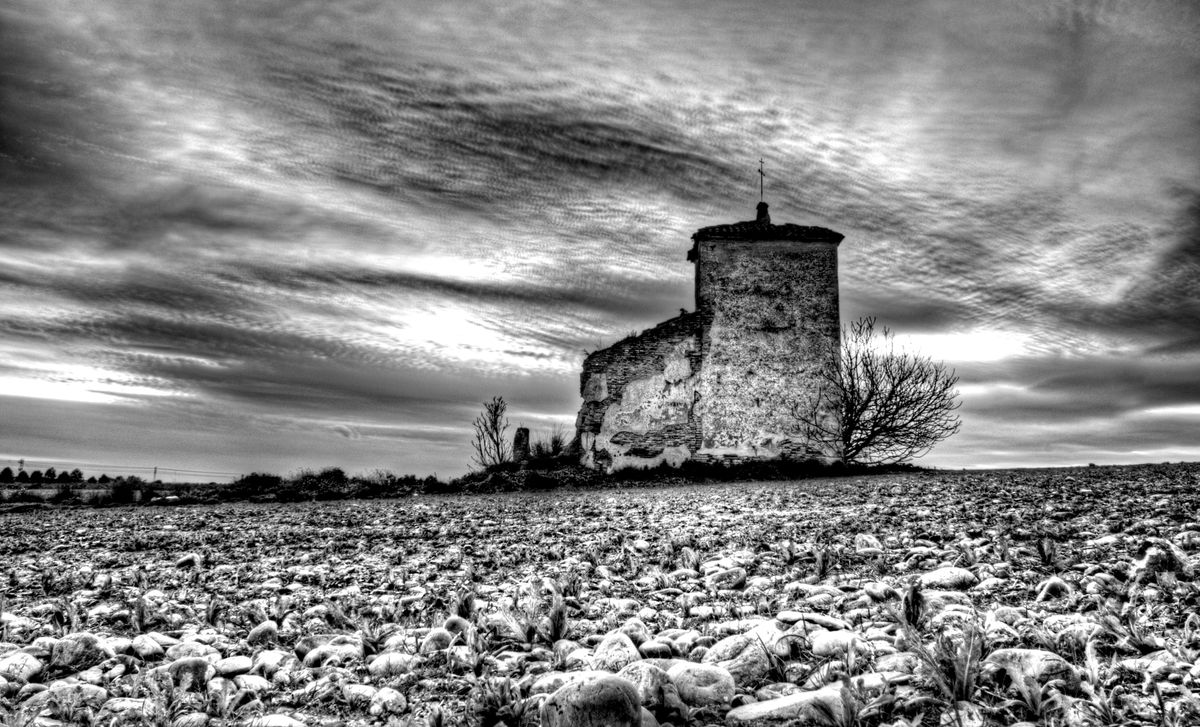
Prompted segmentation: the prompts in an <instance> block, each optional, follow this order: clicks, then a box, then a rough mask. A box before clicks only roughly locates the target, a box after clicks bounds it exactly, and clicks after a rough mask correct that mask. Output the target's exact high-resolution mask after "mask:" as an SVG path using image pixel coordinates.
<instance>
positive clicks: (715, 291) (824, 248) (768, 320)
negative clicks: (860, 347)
mask: <svg viewBox="0 0 1200 727" xmlns="http://www.w3.org/2000/svg"><path fill="white" fill-rule="evenodd" d="M832 234H834V235H836V233H832ZM837 239H839V240H840V235H838V236H837ZM696 245H697V249H696V258H697V279H696V292H697V306H698V314H699V316H700V318H701V328H702V334H701V344H702V350H701V358H702V361H703V366H702V367H701V369H700V372H699V376H698V377H697V381H696V385H695V387H696V394H697V404H696V407H695V412H694V415H695V417H696V419H697V421H698V424H699V427H700V432H699V435H700V446H699V448H698V450H697V451H696V452H695V453H694V455H693V459H698V460H701V461H705V460H709V461H711V460H721V461H727V462H728V461H743V460H751V459H763V458H775V457H786V458H789V459H814V458H815V459H824V460H832V459H838V458H840V453H839V452H837V451H835V450H833V449H831V448H829V447H826V446H822V445H820V444H819V443H816V442H810V441H807V439H806V438H805V436H804V434H803V432H802V431H800V425H799V423H798V422H797V420H796V418H795V416H794V413H793V406H795V405H798V404H800V403H801V402H804V401H807V400H808V397H811V396H815V394H816V386H817V383H816V381H815V376H814V372H815V371H816V370H817V368H818V367H820V366H821V365H823V363H824V362H825V361H826V360H828V358H829V357H831V356H834V355H836V351H837V346H838V340H839V334H840V320H839V311H838V282H837V280H838V278H837V242H836V241H829V242H824V241H803V242H800V241H795V240H753V241H748V240H728V239H700V240H697V242H696Z"/></svg>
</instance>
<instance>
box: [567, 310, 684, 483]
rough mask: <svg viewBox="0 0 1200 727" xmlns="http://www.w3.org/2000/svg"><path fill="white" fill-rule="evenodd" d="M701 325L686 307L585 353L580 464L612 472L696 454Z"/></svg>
mask: <svg viewBox="0 0 1200 727" xmlns="http://www.w3.org/2000/svg"><path fill="white" fill-rule="evenodd" d="M697 323H698V318H697V317H696V315H695V314H694V313H685V314H682V315H680V316H678V317H676V318H672V319H671V320H669V321H666V322H664V323H661V324H659V325H657V326H655V327H654V328H651V329H648V330H646V331H643V332H642V333H641V334H639V335H637V336H631V337H630V338H626V339H625V340H623V341H619V342H617V343H615V344H613V345H612V346H610V347H608V348H606V349H603V350H601V351H596V352H594V353H592V354H591V355H589V356H588V357H587V359H585V361H584V363H583V372H582V374H581V375H580V381H579V384H580V394H581V395H582V396H583V406H582V407H581V408H580V410H579V416H578V417H577V419H576V423H575V428H576V433H577V437H578V444H579V447H580V453H581V461H582V463H583V464H585V465H588V466H591V467H598V468H601V469H605V470H610V471H611V470H614V469H622V468H624V467H629V466H636V467H653V466H655V465H658V464H660V463H662V462H666V463H668V464H671V465H674V466H678V465H679V464H681V463H682V462H683V461H684V460H687V459H689V458H690V457H691V454H692V453H693V452H694V451H695V450H696V448H697V446H698V443H699V436H698V429H697V426H696V420H695V418H694V416H693V404H694V400H695V379H696V372H697V370H698V369H699V365H700V345H699V338H698V336H697Z"/></svg>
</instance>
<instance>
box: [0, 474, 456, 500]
mask: <svg viewBox="0 0 1200 727" xmlns="http://www.w3.org/2000/svg"><path fill="white" fill-rule="evenodd" d="M0 484H5V485H9V486H8V487H4V488H0V503H13V504H16V503H51V504H62V505H90V506H93V507H103V506H106V505H128V504H142V505H174V504H187V503H218V502H236V501H251V502H303V501H309V500H349V499H371V498H380V497H405V496H409V495H415V494H424V493H429V494H434V493H445V492H451V491H453V488H452V486H451V485H450V483H447V482H442V481H441V480H439V479H438V478H437V477H436V476H428V477H418V476H416V475H395V474H392V473H391V472H387V471H383V470H376V471H374V472H370V473H367V474H360V475H354V476H349V475H347V474H346V473H345V472H344V471H342V470H341V469H339V468H337V467H330V468H328V469H323V470H320V471H316V470H300V471H299V472H297V473H295V474H293V475H290V476H288V477H281V476H279V475H273V474H267V473H259V472H252V473H250V474H249V475H246V476H244V477H241V478H239V479H237V480H234V481H233V482H231V483H229V484H219V483H215V482H210V483H207V484H202V483H194V484H178V483H166V484H164V483H163V482H161V481H155V482H147V481H145V480H143V479H142V478H140V477H138V476H136V475H132V476H129V477H116V478H109V477H106V476H105V477H101V478H89V479H88V480H78V481H77V480H58V479H55V480H53V481H48V480H45V479H42V480H40V481H38V482H34V481H32V480H29V479H26V480H17V479H16V478H14V479H13V480H12V481H4V482H3V483H0Z"/></svg>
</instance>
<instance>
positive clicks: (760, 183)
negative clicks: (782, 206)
mask: <svg viewBox="0 0 1200 727" xmlns="http://www.w3.org/2000/svg"><path fill="white" fill-rule="evenodd" d="M766 177H767V174H766V172H764V171H763V160H762V159H761V158H760V159H759V160H758V201H759V202H762V201H763V180H764V179H766Z"/></svg>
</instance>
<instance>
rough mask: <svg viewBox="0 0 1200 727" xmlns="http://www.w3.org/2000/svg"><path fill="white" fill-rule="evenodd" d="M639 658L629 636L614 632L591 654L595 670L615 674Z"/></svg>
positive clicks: (640, 656)
mask: <svg viewBox="0 0 1200 727" xmlns="http://www.w3.org/2000/svg"><path fill="white" fill-rule="evenodd" d="M641 658H642V655H641V654H640V653H638V650H637V647H636V646H634V645H633V641H632V640H631V639H630V638H629V635H628V634H625V633H624V632H621V631H614V632H612V633H610V634H608V635H607V636H605V637H604V639H603V640H602V641H601V642H600V643H599V644H597V645H596V651H595V652H594V653H593V654H592V665H593V666H594V667H595V668H596V669H602V670H604V671H610V672H614V673H615V672H618V671H621V669H623V668H625V667H626V666H627V665H628V664H630V663H632V662H635V661H637V660H639V659H641Z"/></svg>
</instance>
